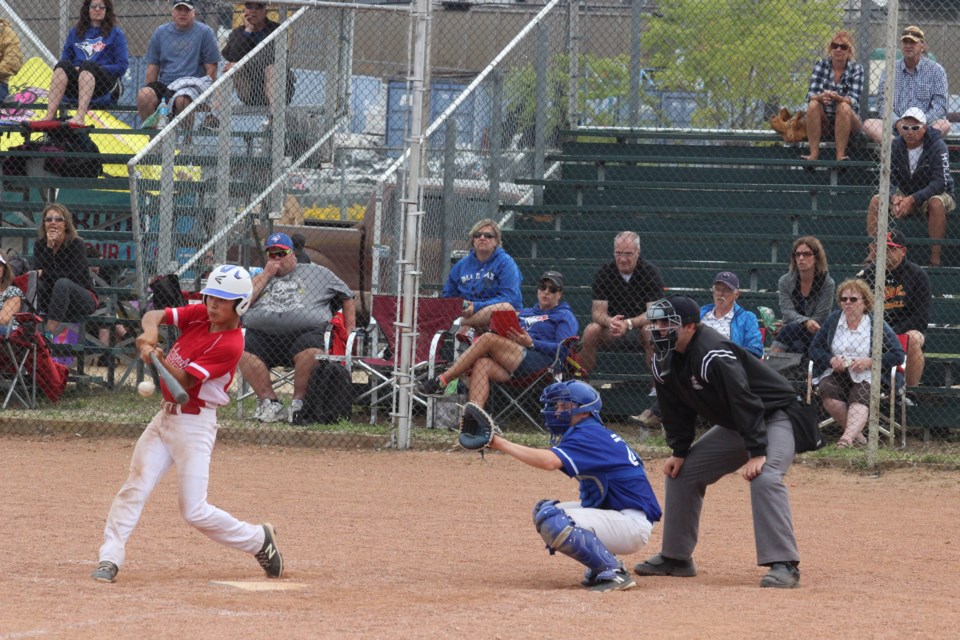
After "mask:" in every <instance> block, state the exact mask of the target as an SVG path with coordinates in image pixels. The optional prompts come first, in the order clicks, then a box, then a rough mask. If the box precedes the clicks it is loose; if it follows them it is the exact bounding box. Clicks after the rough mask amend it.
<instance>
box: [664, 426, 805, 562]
mask: <svg viewBox="0 0 960 640" xmlns="http://www.w3.org/2000/svg"><path fill="white" fill-rule="evenodd" d="M794 453H795V445H794V442H793V427H792V426H791V424H790V419H789V418H788V417H787V414H785V413H784V412H782V411H776V412H774V413H773V414H771V415H770V416H769V417H768V419H767V461H766V463H765V464H764V465H763V471H761V472H760V475H758V476H757V477H756V478H754V479H753V480H751V481H750V506H751V507H752V509H753V535H754V538H755V539H756V544H757V564H758V565H769V564H771V563H773V562H799V561H800V554H799V553H798V551H797V541H796V538H794V535H793V518H792V516H791V515H790V498H789V496H788V495H787V486H786V484H784V482H783V476H784V475H786V473H787V469H789V468H790V464H791V463H792V462H793V457H794ZM748 459H749V454H748V453H747V450H746V448H745V445H744V443H743V438H742V437H741V436H740V434H739V433H737V432H736V431H733V430H732V429H727V428H725V427H721V426H714V427H713V428H712V429H710V430H709V431H708V432H707V433H705V434H704V435H703V437H702V438H700V439H699V440H697V441H696V442H695V443H694V445H693V446H692V447H691V448H690V452H689V454H688V455H687V458H686V460H684V463H683V466H682V467H680V473H679V474H678V475H677V477H676V478H670V477H669V476H667V478H666V485H665V486H666V494H667V498H666V505H665V506H664V509H663V515H664V519H663V549H662V551H661V553H662V554H663V555H664V556H666V557H668V558H674V559H676V560H688V559H690V557H691V556H692V555H693V550H694V548H695V547H696V546H697V537H698V535H699V530H700V511H701V509H702V508H703V496H704V494H705V493H706V491H707V486H708V485H711V484H713V483H714V482H716V481H717V480H719V479H720V478H722V477H723V476H725V475H727V474H728V473H733V472H734V471H736V470H737V469H739V468H740V467H742V466H743V465H744V464H746V462H747V460H748Z"/></svg>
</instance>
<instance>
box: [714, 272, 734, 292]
mask: <svg viewBox="0 0 960 640" xmlns="http://www.w3.org/2000/svg"><path fill="white" fill-rule="evenodd" d="M718 282H719V283H720V284H725V285H727V286H728V287H730V288H731V289H732V290H734V291H736V290H737V289H739V288H740V278H738V277H737V274H735V273H734V272H733V271H721V272H720V273H718V274H717V275H716V277H714V279H713V284H717V283H718Z"/></svg>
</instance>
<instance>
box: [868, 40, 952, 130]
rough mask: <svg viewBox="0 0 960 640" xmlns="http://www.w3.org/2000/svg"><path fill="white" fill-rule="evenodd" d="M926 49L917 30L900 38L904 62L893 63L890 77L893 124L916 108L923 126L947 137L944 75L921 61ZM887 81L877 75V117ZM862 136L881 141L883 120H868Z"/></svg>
mask: <svg viewBox="0 0 960 640" xmlns="http://www.w3.org/2000/svg"><path fill="white" fill-rule="evenodd" d="M926 49H927V45H926V43H925V42H924V39H923V30H922V29H920V27H915V26H910V27H907V28H906V29H904V30H903V33H901V34H900V51H901V52H902V53H903V59H902V60H898V61H897V62H896V67H895V68H894V73H893V88H894V94H893V120H894V122H896V121H897V120H899V119H900V118H902V117H903V116H904V115H905V114H906V113H907V109H910V108H911V107H916V108H917V109H919V110H920V111H922V112H923V114H924V116H925V118H926V122H927V123H929V124H930V126H932V127H934V128H935V129H937V130H938V131H939V132H940V135H942V136H946V135H947V134H948V133H950V122H948V121H947V96H948V95H950V92H949V91H948V88H947V72H946V71H944V70H943V67H941V66H940V65H939V64H937V63H936V62H934V61H933V60H930V59H929V58H926V57H924V55H923V54H924V52H925V51H926ZM886 84H887V80H886V77H885V75H884V74H881V75H880V84H879V86H878V87H877V98H878V105H877V108H878V109H879V111H880V113H883V101H884V100H885V99H886V96H885V94H884V91H885V88H886ZM863 132H864V133H865V134H866V135H867V136H868V137H869V138H870V139H871V140H873V141H874V142H880V140H881V139H882V138H883V120H880V119H877V118H871V119H870V120H867V121H866V122H864V123H863Z"/></svg>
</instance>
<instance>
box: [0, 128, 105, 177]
mask: <svg viewBox="0 0 960 640" xmlns="http://www.w3.org/2000/svg"><path fill="white" fill-rule="evenodd" d="M10 151H31V152H36V153H44V154H47V155H49V157H47V158H44V160H43V168H44V169H45V170H46V171H49V172H50V173H55V174H57V175H58V176H62V177H64V178H99V177H100V173H101V172H102V171H103V163H102V162H101V161H100V158H98V157H87V158H75V157H69V158H68V157H64V156H63V153H64V152H72V153H89V154H99V153H100V148H99V147H98V146H97V144H96V143H95V142H94V141H93V140H91V139H90V135H89V134H88V133H87V132H86V131H78V130H76V129H71V128H62V129H50V130H49V131H47V132H46V133H45V134H44V136H43V138H41V139H40V140H29V141H27V142H25V143H23V144H18V145H17V146H15V147H11V148H10ZM28 160H30V158H26V157H22V156H8V157H5V158H4V159H3V165H2V171H3V175H5V176H25V175H27V161H28Z"/></svg>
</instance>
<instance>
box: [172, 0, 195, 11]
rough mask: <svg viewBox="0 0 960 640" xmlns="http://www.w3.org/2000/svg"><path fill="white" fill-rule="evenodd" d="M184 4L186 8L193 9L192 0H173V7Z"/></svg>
mask: <svg viewBox="0 0 960 640" xmlns="http://www.w3.org/2000/svg"><path fill="white" fill-rule="evenodd" d="M179 6H184V7H186V8H187V9H193V0H173V8H174V9H176V8H177V7H179Z"/></svg>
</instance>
